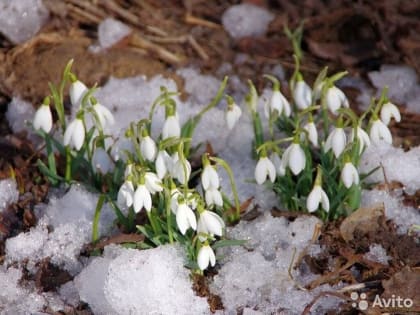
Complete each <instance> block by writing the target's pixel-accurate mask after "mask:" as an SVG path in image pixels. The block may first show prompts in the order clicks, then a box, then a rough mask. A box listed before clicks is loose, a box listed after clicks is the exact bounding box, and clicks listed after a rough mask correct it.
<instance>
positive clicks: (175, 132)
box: [162, 115, 181, 140]
mask: <svg viewBox="0 0 420 315" xmlns="http://www.w3.org/2000/svg"><path fill="white" fill-rule="evenodd" d="M179 136H181V127H180V125H179V119H178V116H177V115H171V116H168V117H166V120H165V122H164V124H163V128H162V139H163V140H165V139H167V138H170V137H179Z"/></svg>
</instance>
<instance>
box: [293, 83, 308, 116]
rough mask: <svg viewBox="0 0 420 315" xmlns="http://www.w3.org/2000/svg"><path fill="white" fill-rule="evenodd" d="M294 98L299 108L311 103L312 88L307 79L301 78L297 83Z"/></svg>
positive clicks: (306, 106)
mask: <svg viewBox="0 0 420 315" xmlns="http://www.w3.org/2000/svg"><path fill="white" fill-rule="evenodd" d="M293 99H294V100H295V103H296V106H297V107H298V108H299V109H305V108H308V107H309V106H310V105H311V102H312V90H311V88H310V87H309V85H308V84H306V82H305V81H303V80H301V81H298V82H297V83H296V86H295V89H294V91H293Z"/></svg>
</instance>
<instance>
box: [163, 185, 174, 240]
mask: <svg viewBox="0 0 420 315" xmlns="http://www.w3.org/2000/svg"><path fill="white" fill-rule="evenodd" d="M165 187H170V185H169V184H168V185H165ZM165 208H166V209H165V210H166V227H167V229H168V237H169V243H170V244H172V243H173V242H174V237H173V231H172V225H171V215H172V211H171V191H170V190H169V189H167V188H165Z"/></svg>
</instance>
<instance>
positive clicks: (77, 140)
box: [63, 118, 85, 151]
mask: <svg viewBox="0 0 420 315" xmlns="http://www.w3.org/2000/svg"><path fill="white" fill-rule="evenodd" d="M84 141H85V126H84V125H83V120H82V119H80V118H76V119H75V120H73V121H72V122H71V123H70V124H69V125H68V126H67V129H66V131H65V132H64V139H63V143H64V145H70V146H73V147H74V148H75V149H76V150H77V151H79V150H80V149H81V148H82V145H83V142H84Z"/></svg>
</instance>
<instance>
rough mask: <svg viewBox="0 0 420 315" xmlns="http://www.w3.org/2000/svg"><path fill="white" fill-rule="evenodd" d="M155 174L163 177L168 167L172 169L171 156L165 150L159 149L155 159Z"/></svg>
mask: <svg viewBox="0 0 420 315" xmlns="http://www.w3.org/2000/svg"><path fill="white" fill-rule="evenodd" d="M155 168H156V174H157V176H158V177H159V178H160V179H163V178H164V177H165V175H166V174H167V173H168V171H169V170H170V169H172V158H171V157H170V156H169V154H168V152H166V151H165V150H160V151H159V152H158V154H157V156H156V161H155Z"/></svg>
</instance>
